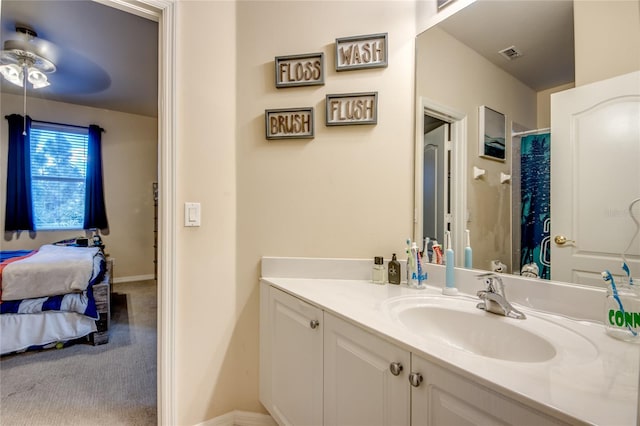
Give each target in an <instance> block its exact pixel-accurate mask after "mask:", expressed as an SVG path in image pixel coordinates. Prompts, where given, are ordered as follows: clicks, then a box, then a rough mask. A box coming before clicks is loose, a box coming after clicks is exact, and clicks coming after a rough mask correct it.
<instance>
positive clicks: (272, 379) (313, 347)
mask: <svg viewBox="0 0 640 426" xmlns="http://www.w3.org/2000/svg"><path fill="white" fill-rule="evenodd" d="M269 292H270V294H269V304H270V306H269V313H270V319H269V321H270V331H268V332H267V333H268V336H265V338H267V339H269V342H268V348H270V352H271V355H270V357H269V361H268V362H266V363H265V364H268V365H265V366H264V367H265V369H268V371H269V372H270V373H269V376H268V377H265V378H264V380H265V381H266V386H267V387H268V389H265V390H264V391H263V392H264V394H265V395H263V396H262V398H261V400H262V402H263V403H265V404H266V406H267V408H268V409H269V412H270V413H271V415H272V416H273V417H274V418H275V419H276V421H277V422H278V424H281V425H291V426H295V425H308V426H313V425H322V324H321V320H322V311H321V310H320V309H318V308H316V307H315V306H312V305H310V304H308V303H306V302H303V301H302V300H300V299H297V298H295V297H293V296H291V295H289V294H287V293H284V292H282V291H280V290H277V289H275V288H273V287H270V288H269ZM267 383H268V384H267ZM261 385H262V384H261Z"/></svg>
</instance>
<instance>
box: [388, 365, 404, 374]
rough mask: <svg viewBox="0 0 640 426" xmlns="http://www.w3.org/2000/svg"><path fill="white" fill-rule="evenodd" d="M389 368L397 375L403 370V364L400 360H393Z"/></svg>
mask: <svg viewBox="0 0 640 426" xmlns="http://www.w3.org/2000/svg"><path fill="white" fill-rule="evenodd" d="M389 370H391V374H393V375H394V376H397V375H399V374H400V372H401V371H402V364H401V363H399V362H392V363H391V364H389Z"/></svg>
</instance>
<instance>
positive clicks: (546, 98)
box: [536, 83, 575, 129]
mask: <svg viewBox="0 0 640 426" xmlns="http://www.w3.org/2000/svg"><path fill="white" fill-rule="evenodd" d="M573 87H575V84H574V83H567V84H563V85H561V86H557V87H552V88H551V89H547V90H542V91H540V92H538V93H537V95H536V97H537V114H536V115H537V122H538V124H537V125H536V129H546V128H548V127H551V95H552V94H553V93H557V92H562V91H563V90H568V89H572V88H573Z"/></svg>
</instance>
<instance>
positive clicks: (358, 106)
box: [326, 92, 378, 126]
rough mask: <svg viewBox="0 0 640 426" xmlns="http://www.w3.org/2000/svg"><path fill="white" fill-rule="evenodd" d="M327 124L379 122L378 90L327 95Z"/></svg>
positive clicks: (344, 124) (343, 124) (342, 124)
mask: <svg viewBox="0 0 640 426" xmlns="http://www.w3.org/2000/svg"><path fill="white" fill-rule="evenodd" d="M326 110H327V112H326V119H327V121H326V124H327V126H346V125H351V124H377V123H378V92H368V93H347V94H341V95H327V98H326Z"/></svg>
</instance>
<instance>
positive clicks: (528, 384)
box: [262, 260, 640, 426]
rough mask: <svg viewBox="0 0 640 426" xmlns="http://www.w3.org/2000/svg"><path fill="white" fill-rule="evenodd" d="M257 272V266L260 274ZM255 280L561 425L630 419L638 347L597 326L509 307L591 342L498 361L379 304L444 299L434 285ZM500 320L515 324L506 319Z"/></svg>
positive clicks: (639, 358)
mask: <svg viewBox="0 0 640 426" xmlns="http://www.w3.org/2000/svg"><path fill="white" fill-rule="evenodd" d="M263 262H264V260H263ZM268 271H269V269H268V268H267V272H268ZM264 272H265V268H264V267H263V275H264ZM284 275H288V274H284ZM262 279H263V280H264V281H265V282H267V283H269V284H270V285H272V286H274V287H276V288H279V289H281V290H283V291H285V292H287V293H290V294H292V295H294V296H296V297H298V298H300V299H303V300H305V301H307V302H309V303H311V304H313V305H315V306H317V307H319V308H321V309H323V310H325V311H327V312H330V313H332V314H335V315H337V316H339V317H341V318H343V319H345V320H347V321H350V322H352V323H354V324H356V325H359V326H361V327H364V328H365V329H367V330H368V331H370V332H372V333H373V334H376V335H378V336H380V337H382V338H384V339H386V340H389V341H391V342H393V343H395V344H397V345H398V346H400V347H403V348H405V349H407V350H409V351H411V352H413V353H415V354H417V355H419V356H421V357H423V358H425V359H427V360H429V361H432V362H435V363H437V364H439V365H442V366H445V367H447V368H449V369H451V370H452V371H454V372H456V373H458V374H461V375H463V376H465V377H467V378H472V379H473V380H475V381H477V382H479V383H481V384H483V385H485V386H488V387H494V388H498V389H499V390H500V391H501V392H504V393H506V394H507V395H508V396H509V397H511V398H514V399H516V400H520V401H522V402H525V403H527V404H529V405H532V406H534V407H535V408H536V409H539V410H542V411H547V412H550V413H552V414H554V415H558V414H560V417H561V418H563V420H565V421H567V422H570V423H575V420H576V419H577V420H579V421H581V422H585V423H591V424H597V425H607V426H614V425H634V424H636V411H637V405H638V402H637V401H638V377H639V374H638V373H639V371H638V370H639V362H640V349H639V348H640V345H636V344H632V343H627V342H622V341H619V340H616V339H614V338H612V337H610V336H608V335H606V334H605V332H604V327H603V326H602V325H601V324H599V323H596V322H593V321H577V320H571V319H568V318H565V317H562V316H560V315H554V314H545V313H542V312H538V311H535V310H533V309H530V308H525V307H523V306H522V305H516V304H514V305H515V306H516V307H517V308H518V309H520V310H522V311H523V312H524V313H525V314H526V315H527V317H528V319H526V320H523V321H530V322H529V324H528V326H529V327H531V325H532V324H533V325H535V321H550V322H552V323H555V324H561V325H562V326H563V327H565V328H567V329H569V330H571V331H572V332H573V333H577V334H579V335H580V336H582V337H584V338H585V339H587V340H588V341H590V342H591V343H592V344H593V346H590V349H589V350H588V351H586V353H580V354H576V353H572V352H571V349H567V350H561V351H558V354H557V355H556V356H555V357H554V358H552V359H550V360H548V361H544V362H514V361H504V360H499V359H494V358H489V357H484V356H480V355H476V354H474V353H470V352H465V351H462V350H460V349H456V348H453V347H451V346H449V345H446V344H443V343H442V342H437V341H433V340H432V339H431V340H428V339H426V338H420V337H419V336H416V334H415V333H413V332H411V331H409V330H407V329H406V328H405V327H403V326H402V325H400V324H399V323H397V322H396V321H394V320H393V319H392V318H391V315H390V313H389V311H388V309H386V307H387V306H388V305H387V302H388V301H389V299H391V298H397V297H400V296H406V297H411V296H420V295H434V296H441V297H446V296H442V292H441V288H439V287H428V288H427V289H425V290H416V289H411V288H408V287H407V286H406V285H404V284H403V285H400V286H398V285H390V284H386V285H376V284H373V283H371V282H370V281H369V280H364V279H336V278H333V277H331V278H291V277H287V278H279V277H276V278H274V277H268V276H267V277H265V276H263V277H262ZM463 297H468V298H472V297H473V296H469V295H463ZM487 315H492V314H487ZM504 320H505V321H519V320H514V319H511V318H504ZM547 337H552V336H547ZM550 340H553V339H552V338H550ZM564 415H566V416H569V417H565V416H564Z"/></svg>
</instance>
